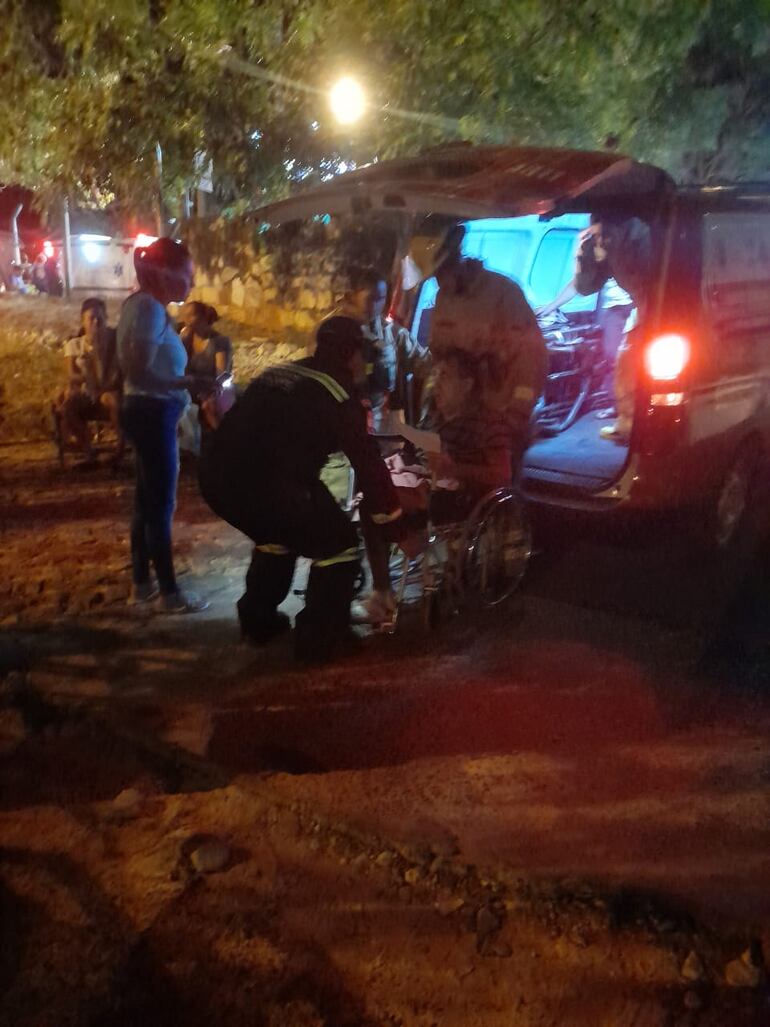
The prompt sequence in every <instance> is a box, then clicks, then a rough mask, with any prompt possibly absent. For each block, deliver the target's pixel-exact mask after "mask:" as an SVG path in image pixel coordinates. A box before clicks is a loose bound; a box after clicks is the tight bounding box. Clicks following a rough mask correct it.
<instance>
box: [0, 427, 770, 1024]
mask: <svg viewBox="0 0 770 1027" xmlns="http://www.w3.org/2000/svg"><path fill="white" fill-rule="evenodd" d="M2 458H3V472H4V490H5V495H6V496H9V497H10V502H9V503H7V504H6V505H5V506H4V509H3V522H4V523H3V528H4V539H3V542H4V544H3V547H2V550H1V551H0V581H1V582H2V585H0V589H1V590H2V591H1V592H0V603H2V615H3V618H4V619H3V635H2V639H3V643H4V648H3V654H4V661H5V663H4V670H5V671H6V672H8V671H10V675H8V674H6V677H5V678H4V685H3V688H4V691H3V693H2V696H3V710H2V719H0V725H1V726H2V734H1V735H0V739H1V740H2V750H0V765H1V766H0V846H1V847H2V848H1V849H0V879H2V882H3V886H4V891H3V892H2V895H1V898H2V901H3V904H4V909H5V911H6V913H7V915H6V916H4V918H3V924H4V927H3V931H4V932H5V937H4V938H3V950H4V951H5V952H6V954H7V955H6V957H4V960H3V961H0V995H3V1001H2V1002H0V1007H2V1008H3V1009H9V1010H12V1011H13V1017H14V1018H13V1019H12V1020H7V1021H6V1022H9V1023H10V1022H13V1023H15V1024H22V1023H24V1024H27V1023H29V1024H43V1023H51V1024H53V1023H56V1024H63V1023H78V1024H79V1023H105V1024H106V1023H156V1022H157V1023H165V1022H171V1021H172V1020H174V1021H176V1020H177V1019H179V1018H180V1017H181V1016H184V1017H185V1018H187V1019H188V1021H191V1022H208V1023H211V1022H222V1023H234V1024H241V1023H243V1024H246V1023H266V1024H294V1023H297V1024H311V1023H312V1024H330V1025H331V1024H369V1023H372V1024H397V1023H401V1024H404V1025H407V1024H408V1025H412V1024H415V1025H423V1024H425V1025H427V1024H433V1023H435V1024H442V1025H443V1024H447V1025H450V1024H451V1025H454V1024H457V1025H461V1024H468V1025H471V1024H483V1025H485V1027H486V1025H494V1024H497V1023H500V1024H503V1023H505V1024H511V1023H515V1024H517V1025H518V1024H521V1025H530V1024H532V1025H534V1024H543V1025H545V1024H554V1025H557V1024H558V1025H573V1024H574V1025H575V1027H580V1025H582V1024H585V1025H586V1027H587V1025H589V1024H590V1025H592V1027H596V1025H599V1024H607V1025H610V1024H612V1025H613V1027H620V1025H626V1024H628V1025H632V1024H633V1025H642V1024H645V1025H646V1024H650V1025H653V1024H654V1025H657V1024H660V1025H663V1024H674V1023H690V1024H714V1025H717V1024H719V1025H720V1027H732V1025H735V1027H740V1025H742V1024H765V1023H767V1022H769V1021H770V1010H769V1007H768V1006H767V1000H766V993H765V991H764V990H763V988H764V984H763V982H764V980H765V978H764V969H763V956H762V945H763V943H764V947H765V952H766V951H767V946H768V942H769V941H770V934H769V932H768V925H770V900H768V895H770V861H768V859H767V852H768V843H769V842H770V827H768V824H770V818H768V813H769V812H770V808H769V805H770V804H769V803H768V779H769V778H770V743H769V742H768V731H767V728H768V723H769V721H770V703H769V702H768V697H767V692H766V690H765V687H764V682H765V681H766V680H767V678H766V666H765V664H764V663H763V656H762V652H761V651H760V649H759V648H757V649H756V651H755V652H754V653H753V655H752V659H751V660H750V661H749V660H743V661H741V663H740V668H739V669H740V674H737V673H736V674H734V673H732V671H731V670H730V669H729V668H730V665H729V664H728V665H726V666H727V668H728V669H727V671H725V668H724V667H722V668H721V669H720V671H719V673H717V672H716V670H715V669H714V668H713V667H711V666H709V667H707V670H709V671H713V672H709V673H704V672H703V669H702V666H701V668H700V669H698V668H697V660H698V657H699V654H700V653H701V651H702V644H703V640H704V639H703V621H702V620H700V621H699V623H698V625H697V626H695V627H693V626H692V625H687V624H686V623H683V621H682V619H681V618H678V619H676V622H675V623H674V622H673V621H671V620H670V619H666V618H662V619H661V618H659V619H657V620H656V619H650V618H649V616H648V614H649V611H639V610H632V609H623V610H622V612H618V604H617V602H615V601H614V600H610V602H609V603H608V602H602V599H601V596H600V595H596V594H594V595H593V596H591V597H590V599H591V601H588V599H586V600H585V601H583V600H582V599H581V598H580V597H578V596H575V595H570V596H566V595H564V594H563V591H561V592H560V589H562V590H563V587H564V586H563V584H559V582H563V579H562V578H560V576H559V575H558V573H557V569H555V568H554V566H553V565H552V563H550V562H548V561H547V560H545V559H544V560H543V561H542V562H541V564H540V569H538V566H537V564H536V565H535V569H534V574H533V577H532V580H531V583H530V586H529V590H528V591H526V592H525V594H524V595H523V596H522V597H521V598H520V599H519V600H517V601H515V602H514V603H512V604H511V606H510V607H509V608H508V609H506V610H505V611H503V612H502V613H501V614H500V615H499V616H497V617H495V618H494V619H489V620H488V621H487V622H486V623H477V624H474V625H469V624H468V625H464V624H458V625H453V627H452V630H451V631H449V632H446V633H444V634H443V635H440V636H438V637H430V638H428V637H426V636H425V635H424V634H422V632H421V631H420V629H419V627H418V626H417V625H415V624H412V625H410V624H409V623H408V620H407V621H406V622H405V624H404V631H403V633H401V634H400V635H399V636H397V637H396V638H394V639H375V640H371V641H369V642H368V643H367V644H365V645H364V646H363V647H362V650H361V651H360V652H359V653H356V654H355V655H353V656H352V657H350V658H349V659H347V660H344V661H342V662H339V663H337V664H335V665H333V666H331V667H329V668H326V669H324V670H323V671H314V672H312V673H308V672H305V671H302V672H301V671H299V670H297V669H296V668H295V667H294V666H293V665H292V664H291V661H290V652H289V648H288V645H287V643H285V642H278V643H276V645H275V646H273V647H271V648H270V649H268V650H266V651H263V652H259V651H256V650H253V649H249V648H245V647H242V646H241V645H240V644H239V643H238V640H237V633H236V629H235V624H234V620H233V612H232V603H233V600H234V598H235V597H237V595H238V589H239V579H240V576H241V575H242V573H243V569H244V565H245V561H246V559H247V556H248V546H247V545H246V543H245V542H244V540H242V539H241V538H239V537H238V536H237V535H236V533H234V532H232V531H230V530H229V529H227V528H226V527H224V526H222V525H221V524H219V523H217V522H215V521H214V520H213V519H212V518H211V517H210V515H209V514H208V512H207V511H206V510H205V508H204V507H203V505H202V504H201V502H200V500H199V499H198V498H197V496H196V491H195V485H194V480H193V479H192V476H190V475H187V476H184V477H183V482H182V487H181V490H180V503H179V511H178V518H177V531H176V538H177V547H178V550H179V553H180V567H181V569H182V571H183V572H184V573H185V574H186V575H187V576H188V579H189V580H192V581H194V582H195V584H196V585H197V587H198V588H199V589H200V590H201V591H206V592H208V593H209V594H210V595H211V597H212V600H213V603H212V608H211V610H210V611H209V612H208V613H207V614H206V615H204V616H203V617H200V618H197V617H188V618H183V617H182V618H179V617H177V618H137V617H135V616H131V615H130V614H129V613H128V612H127V611H126V609H125V606H124V598H125V594H126V592H127V589H128V582H127V556H128V553H127V523H128V522H127V507H128V502H129V497H130V482H129V480H128V479H122V478H119V479H113V478H110V477H109V475H108V474H107V473H106V471H102V470H97V471H96V472H81V471H77V470H74V471H68V472H66V473H64V474H62V473H61V472H59V471H58V470H56V469H55V467H54V465H53V464H52V462H51V453H50V450H46V449H45V448H43V447H29V446H24V447H18V448H15V449H6V450H4V451H3V457H2ZM585 559H586V558H585V557H584V556H582V555H581V554H580V552H578V551H577V550H575V551H573V552H572V553H571V554H570V556H569V560H571V561H573V562H574V561H578V562H580V561H581V560H585ZM629 559H631V560H632V561H637V562H638V556H636V555H632V556H631V557H630V558H629ZM593 566H594V567H595V568H596V570H595V576H596V580H597V581H598V580H600V577H601V573H602V572H601V564H600V562H599V561H598V559H597V560H596V561H594V563H593ZM616 566H617V567H620V570H618V572H617V575H618V577H619V578H622V574H623V571H622V564H616ZM584 577H585V576H584ZM636 580H638V575H637V579H636ZM583 587H584V588H587V589H588V590H589V591H590V578H589V580H587V581H585V580H584V581H583ZM568 600H569V601H568ZM608 606H614V607H615V609H610V608H608ZM672 624H673V626H672ZM25 664H26V665H25ZM14 666H16V668H17V669H15V670H14V669H13V667H14ZM737 666H738V665H736V667H737ZM116 797H117V799H116ZM208 836H211V837H214V838H216V839H220V840H221V841H223V842H224V844H225V845H226V847H227V850H228V857H227V860H226V862H225V865H224V866H223V868H222V869H221V870H218V871H217V872H216V873H211V874H205V873H196V871H195V869H194V867H193V866H192V864H191V862H190V860H191V853H193V852H194V850H195V846H196V845H198V844H199V843H200V841H201V838H202V837H203V838H205V837H208ZM9 940H10V941H11V944H10V947H9V945H8V941H9ZM692 951H695V952H696V953H697V954H698V958H699V960H700V962H702V964H703V966H702V968H701V970H700V971H699V972H698V973H697V974H689V975H686V977H685V978H683V977H682V975H681V969H682V965H683V964H684V962H685V960H686V959H687V957H688V954H689V953H691V952H692ZM8 954H10V955H8ZM742 954H743V956H744V960H743V962H742V963H741V966H742V967H743V968H744V971H745V974H744V976H745V978H746V980H745V981H744V983H747V984H754V985H756V987H748V986H747V987H737V986H729V985H728V984H727V980H726V974H727V976H729V977H730V978H731V979H732V980H733V981H734V982H735V980H737V978H736V974H738V976H740V973H739V971H740V968H737V969H736V967H735V966H734V967H733V970H732V971H730V972H729V973H728V972H727V967H728V964H730V963H731V962H732V961H734V960H736V959H739V957H740V956H741V955H742ZM755 964H756V965H755ZM46 1010H48V1012H46ZM3 1015H4V1014H3V1013H0V1022H3V1021H2V1016H3ZM46 1017H48V1018H46Z"/></svg>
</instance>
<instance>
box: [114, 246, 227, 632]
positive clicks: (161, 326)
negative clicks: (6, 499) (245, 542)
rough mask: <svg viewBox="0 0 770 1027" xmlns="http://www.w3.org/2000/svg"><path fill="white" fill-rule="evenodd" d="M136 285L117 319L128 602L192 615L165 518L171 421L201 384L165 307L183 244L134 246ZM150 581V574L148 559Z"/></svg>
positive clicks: (171, 485)
mask: <svg viewBox="0 0 770 1027" xmlns="http://www.w3.org/2000/svg"><path fill="white" fill-rule="evenodd" d="M134 267H135V268H136V278H137V281H138V283H139V291H138V292H135V293H134V294H133V295H132V296H129V298H128V299H127V300H126V302H125V303H124V305H123V311H122V313H121V315H120V322H119V324H118V360H119V362H120V368H121V371H122V372H123V379H124V385H123V403H122V406H121V425H122V427H123V432H124V434H125V436H126V438H127V439H128V441H129V442H131V444H132V445H133V447H134V451H135V454H136V494H135V499H134V517H133V522H132V525H131V564H132V577H133V591H132V600H133V601H134V602H136V603H144V602H148V601H149V600H151V599H154V598H155V597H156V595H157V594H158V592H160V595H159V597H158V605H159V607H160V609H161V610H163V611H165V612H168V613H195V612H198V611H200V610H205V609H206V608H207V606H208V603H206V602H205V601H203V600H201V599H199V598H198V597H197V596H194V595H192V594H190V593H184V592H180V590H179V588H178V586H177V583H176V577H175V575H174V561H173V556H172V550H171V521H172V517H173V514H174V506H175V504H176V486H177V477H178V474H179V451H178V448H177V434H176V432H177V424H178V422H179V418H180V417H181V416H182V413H183V411H184V409H185V407H186V406H187V404H188V403H189V402H190V397H189V394H188V392H187V390H188V388H191V387H192V388H197V387H199V386H202V384H203V383H201V382H199V381H198V380H197V379H195V378H193V377H190V376H186V375H185V367H186V365H187V351H186V350H185V348H184V345H183V343H182V340H181V339H180V338H179V335H178V334H177V332H176V330H175V328H174V325H173V323H172V321H171V318H170V317H169V315H168V313H167V311H166V306H167V304H169V303H182V302H183V301H184V300H185V299H186V298H187V294H188V293H189V291H190V288H191V287H192V280H193V265H192V260H191V258H190V254H189V252H188V250H187V247H186V246H184V245H183V244H182V243H178V242H175V241H174V240H173V239H166V238H163V239H157V240H156V241H155V242H153V243H152V244H151V245H149V246H146V247H137V249H136V251H135V252H134ZM151 562H152V565H153V567H154V568H155V575H156V577H157V580H158V588H157V589H156V588H155V586H154V585H153V583H152V580H151V578H150V563H151Z"/></svg>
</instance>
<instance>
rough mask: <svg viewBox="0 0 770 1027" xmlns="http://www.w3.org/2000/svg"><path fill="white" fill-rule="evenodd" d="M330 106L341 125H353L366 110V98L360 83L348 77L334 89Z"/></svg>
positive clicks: (330, 94) (330, 95) (342, 79)
mask: <svg viewBox="0 0 770 1027" xmlns="http://www.w3.org/2000/svg"><path fill="white" fill-rule="evenodd" d="M329 105H330V106H331V109H332V113H333V114H334V117H335V118H336V119H337V121H338V122H339V123H340V124H341V125H353V124H355V122H356V121H359V120H360V118H361V117H362V116H363V113H364V111H365V110H366V96H365V95H364V91H363V89H362V88H361V86H360V85H359V84H358V82H356V80H355V79H354V78H351V77H350V76H349V75H346V76H345V78H341V79H340V80H339V82H337V83H335V85H334V86H333V87H332V89H331V92H330V93H329Z"/></svg>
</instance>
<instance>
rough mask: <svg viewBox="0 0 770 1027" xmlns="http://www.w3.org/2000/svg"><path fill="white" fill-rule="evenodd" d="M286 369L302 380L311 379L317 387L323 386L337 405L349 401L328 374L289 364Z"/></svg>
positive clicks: (339, 386)
mask: <svg viewBox="0 0 770 1027" xmlns="http://www.w3.org/2000/svg"><path fill="white" fill-rule="evenodd" d="M287 367H290V368H291V370H292V371H294V372H295V373H296V374H299V375H302V376H303V377H304V378H312V379H313V381H316V382H318V383H319V385H323V387H324V388H325V389H326V390H327V392H329V393H331V395H332V396H334V398H335V399H336V400H337V402H338V403H344V401H345V400H346V399H350V397H349V396H348V394H347V392H345V390H344V389H343V388H342V386H341V385H340V383H339V382H338V381H337V380H336V379H335V378H332V376H331V375H330V374H324V372H323V371H314V370H313V368H312V367H302V366H300V365H299V364H289V365H287Z"/></svg>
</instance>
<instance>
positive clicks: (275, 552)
mask: <svg viewBox="0 0 770 1027" xmlns="http://www.w3.org/2000/svg"><path fill="white" fill-rule="evenodd" d="M254 548H255V549H256V551H257V552H258V553H267V554H268V555H269V556H288V555H289V552H290V551H289V550H288V549H287V548H286V546H282V545H279V544H278V543H277V542H266V543H265V544H264V545H262V546H254Z"/></svg>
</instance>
